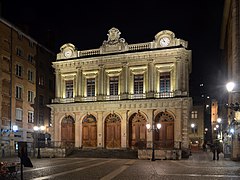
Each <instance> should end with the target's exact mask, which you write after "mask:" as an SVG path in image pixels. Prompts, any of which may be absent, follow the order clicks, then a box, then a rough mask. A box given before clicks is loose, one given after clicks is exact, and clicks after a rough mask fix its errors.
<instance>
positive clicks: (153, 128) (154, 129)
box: [146, 123, 162, 161]
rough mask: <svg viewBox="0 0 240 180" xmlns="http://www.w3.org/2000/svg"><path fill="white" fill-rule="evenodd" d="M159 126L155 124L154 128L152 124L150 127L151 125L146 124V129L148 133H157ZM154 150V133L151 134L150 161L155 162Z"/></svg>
mask: <svg viewBox="0 0 240 180" xmlns="http://www.w3.org/2000/svg"><path fill="white" fill-rule="evenodd" d="M161 126H162V125H161V124H160V123H157V126H156V127H155V125H154V124H153V125H152V127H151V124H149V123H147V124H146V127H147V130H148V131H149V132H150V131H152V132H154V131H157V132H158V130H159V129H160V128H161ZM154 151H155V149H154V133H152V159H151V160H152V161H155V152H154Z"/></svg>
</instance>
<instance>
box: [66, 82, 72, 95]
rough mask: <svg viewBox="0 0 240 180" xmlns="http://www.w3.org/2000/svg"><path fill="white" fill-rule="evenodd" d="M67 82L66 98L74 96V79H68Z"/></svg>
mask: <svg viewBox="0 0 240 180" xmlns="http://www.w3.org/2000/svg"><path fill="white" fill-rule="evenodd" d="M65 83H66V98H72V97H73V80H68V81H66V82H65Z"/></svg>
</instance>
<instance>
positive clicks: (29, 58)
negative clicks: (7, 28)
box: [28, 54, 34, 63]
mask: <svg viewBox="0 0 240 180" xmlns="http://www.w3.org/2000/svg"><path fill="white" fill-rule="evenodd" d="M28 62H30V63H33V62H34V61H33V56H32V55H31V54H29V55H28Z"/></svg>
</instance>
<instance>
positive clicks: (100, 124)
mask: <svg viewBox="0 0 240 180" xmlns="http://www.w3.org/2000/svg"><path fill="white" fill-rule="evenodd" d="M97 147H98V148H103V147H104V119H103V111H98V112H97Z"/></svg>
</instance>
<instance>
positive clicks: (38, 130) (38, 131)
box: [33, 126, 45, 159]
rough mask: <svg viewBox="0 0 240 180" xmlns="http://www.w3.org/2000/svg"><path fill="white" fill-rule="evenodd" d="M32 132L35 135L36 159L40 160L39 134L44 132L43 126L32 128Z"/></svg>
mask: <svg viewBox="0 0 240 180" xmlns="http://www.w3.org/2000/svg"><path fill="white" fill-rule="evenodd" d="M33 130H34V131H35V132H36V133H37V146H38V154H37V158H38V159H40V158H41V155H40V140H39V139H40V133H41V132H42V131H44V130H45V126H34V127H33Z"/></svg>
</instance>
